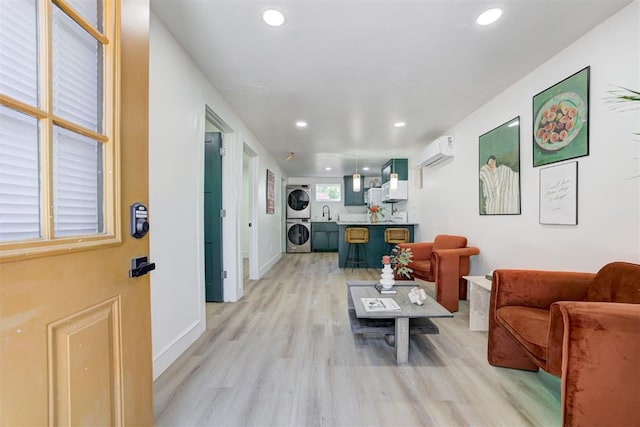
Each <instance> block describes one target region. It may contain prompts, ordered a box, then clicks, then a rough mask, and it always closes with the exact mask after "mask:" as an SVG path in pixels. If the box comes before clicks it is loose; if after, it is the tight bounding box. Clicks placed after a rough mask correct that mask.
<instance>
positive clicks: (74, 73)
mask: <svg viewBox="0 0 640 427" xmlns="http://www.w3.org/2000/svg"><path fill="white" fill-rule="evenodd" d="M52 12H53V15H52V20H53V24H52V26H53V41H52V51H53V53H52V55H53V113H54V114H56V115H58V116H60V117H63V118H65V119H67V120H70V121H72V122H74V123H77V124H79V125H81V126H84V127H86V128H88V129H91V130H94V131H96V132H102V45H101V44H100V43H98V41H97V40H96V39H94V38H93V37H92V36H91V35H90V34H89V33H87V32H86V31H85V30H84V29H83V28H82V27H81V26H80V25H78V24H77V23H76V22H75V21H73V20H72V19H71V18H69V17H68V16H67V15H66V14H65V13H64V12H63V11H62V10H60V9H59V8H57V7H55V6H54V7H52Z"/></svg>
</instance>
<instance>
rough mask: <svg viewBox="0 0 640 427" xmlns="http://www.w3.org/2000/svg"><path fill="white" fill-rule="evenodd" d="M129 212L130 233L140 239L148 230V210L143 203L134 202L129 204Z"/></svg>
mask: <svg viewBox="0 0 640 427" xmlns="http://www.w3.org/2000/svg"><path fill="white" fill-rule="evenodd" d="M130 214H131V215H130V217H131V227H130V232H131V235H132V236H133V237H135V238H136V239H140V238H142V237H144V236H145V235H146V234H147V232H149V211H148V209H147V207H146V206H145V205H143V204H142V203H137V202H136V203H134V204H132V205H131V210H130Z"/></svg>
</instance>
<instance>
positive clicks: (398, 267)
mask: <svg viewBox="0 0 640 427" xmlns="http://www.w3.org/2000/svg"><path fill="white" fill-rule="evenodd" d="M412 259H413V251H411V248H401V247H400V246H398V245H396V247H395V248H393V250H392V251H391V256H389V255H385V256H383V257H382V264H384V265H389V264H390V265H391V266H392V268H393V271H394V272H395V273H396V275H398V276H405V277H407V278H409V279H411V273H413V269H412V268H410V267H409V263H410V262H411V260H412Z"/></svg>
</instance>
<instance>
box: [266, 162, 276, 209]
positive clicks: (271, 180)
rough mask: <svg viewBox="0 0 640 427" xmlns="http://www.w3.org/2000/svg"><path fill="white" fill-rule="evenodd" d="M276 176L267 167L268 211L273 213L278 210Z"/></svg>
mask: <svg viewBox="0 0 640 427" xmlns="http://www.w3.org/2000/svg"><path fill="white" fill-rule="evenodd" d="M275 186H276V176H275V175H274V174H273V172H271V171H270V170H269V169H267V213H268V214H273V213H275V211H276V203H275Z"/></svg>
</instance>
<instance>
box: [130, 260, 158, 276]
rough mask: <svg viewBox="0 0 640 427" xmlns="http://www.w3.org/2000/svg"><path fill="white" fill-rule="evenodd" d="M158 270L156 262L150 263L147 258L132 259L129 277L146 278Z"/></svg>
mask: <svg viewBox="0 0 640 427" xmlns="http://www.w3.org/2000/svg"><path fill="white" fill-rule="evenodd" d="M155 269H156V263H155V262H149V259H148V258H147V257H146V256H142V257H137V258H131V270H129V277H131V278H133V277H140V276H144V275H145V274H147V273H148V272H150V271H152V270H155Z"/></svg>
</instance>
